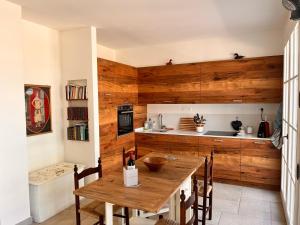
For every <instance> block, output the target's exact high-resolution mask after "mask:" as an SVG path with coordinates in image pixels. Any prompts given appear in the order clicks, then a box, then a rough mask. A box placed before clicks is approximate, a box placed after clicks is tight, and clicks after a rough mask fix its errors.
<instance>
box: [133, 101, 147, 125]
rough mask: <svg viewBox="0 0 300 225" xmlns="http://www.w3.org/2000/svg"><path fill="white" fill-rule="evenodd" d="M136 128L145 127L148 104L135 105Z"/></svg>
mask: <svg viewBox="0 0 300 225" xmlns="http://www.w3.org/2000/svg"><path fill="white" fill-rule="evenodd" d="M133 110H134V128H140V127H144V123H145V121H146V120H147V105H135V106H134V109H133Z"/></svg>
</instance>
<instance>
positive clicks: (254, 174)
mask: <svg viewBox="0 0 300 225" xmlns="http://www.w3.org/2000/svg"><path fill="white" fill-rule="evenodd" d="M280 179H281V151H280V150H278V149H276V148H274V147H273V145H272V143H271V142H270V141H260V140H243V141H242V142H241V181H242V182H245V183H246V184H252V185H253V184H256V185H261V186H267V187H269V188H271V189H277V190H278V189H279V187H280Z"/></svg>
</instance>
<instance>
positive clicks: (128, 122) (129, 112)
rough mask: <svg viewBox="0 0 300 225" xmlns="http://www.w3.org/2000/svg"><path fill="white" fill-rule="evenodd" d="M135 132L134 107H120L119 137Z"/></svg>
mask: <svg viewBox="0 0 300 225" xmlns="http://www.w3.org/2000/svg"><path fill="white" fill-rule="evenodd" d="M131 132H133V106H132V105H121V106H118V136H121V135H124V134H128V133H131Z"/></svg>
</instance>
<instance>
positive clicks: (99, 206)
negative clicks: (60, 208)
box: [74, 158, 129, 225]
mask: <svg viewBox="0 0 300 225" xmlns="http://www.w3.org/2000/svg"><path fill="white" fill-rule="evenodd" d="M96 173H98V179H100V178H101V177H102V165H101V159H100V158H99V159H98V166H97V167H94V168H88V169H85V170H83V171H82V172H81V173H78V167H77V165H75V166H74V184H75V189H78V188H79V181H80V180H81V179H83V178H85V177H87V176H89V175H92V174H96ZM120 209H121V207H118V206H114V213H115V212H116V211H118V210H120ZM75 213H76V225H80V224H81V219H80V213H86V214H88V215H90V216H92V217H94V218H96V219H98V222H96V223H95V224H94V225H97V224H99V225H104V215H105V204H104V202H99V201H92V202H91V203H88V204H86V205H84V206H82V207H80V199H79V196H77V195H75ZM114 216H116V217H120V218H124V219H125V221H126V225H129V212H128V209H127V210H126V208H125V215H120V214H114Z"/></svg>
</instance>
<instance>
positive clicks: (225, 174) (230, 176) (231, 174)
mask: <svg viewBox="0 0 300 225" xmlns="http://www.w3.org/2000/svg"><path fill="white" fill-rule="evenodd" d="M211 142H212V145H213V147H214V166H213V168H214V170H213V172H214V177H215V178H218V179H221V180H234V181H240V179H241V175H240V174H241V153H240V151H241V150H240V148H241V142H240V140H239V139H233V138H211Z"/></svg>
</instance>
